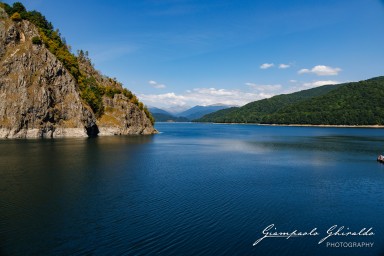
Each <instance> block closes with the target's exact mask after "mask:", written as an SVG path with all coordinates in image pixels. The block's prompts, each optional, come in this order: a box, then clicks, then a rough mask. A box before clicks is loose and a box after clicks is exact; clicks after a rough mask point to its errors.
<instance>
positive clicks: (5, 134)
mask: <svg viewBox="0 0 384 256" xmlns="http://www.w3.org/2000/svg"><path fill="white" fill-rule="evenodd" d="M153 125H154V119H153V117H152V115H151V114H150V112H149V111H148V109H147V108H146V106H144V104H143V103H141V102H140V101H139V100H138V98H137V97H136V96H135V95H134V94H132V92H131V91H129V90H127V89H125V88H123V86H122V84H121V83H120V82H118V81H117V80H116V79H112V78H109V77H107V76H104V75H102V74H101V73H100V72H99V71H97V70H96V69H95V68H94V66H93V64H92V62H91V60H90V58H89V57H88V53H87V52H84V51H82V50H81V51H78V53H77V55H75V54H73V53H71V51H70V47H69V46H68V45H67V44H66V42H65V39H63V38H62V37H61V35H60V32H59V31H58V30H57V29H56V30H55V29H54V27H53V25H52V24H51V23H50V22H48V21H47V20H46V18H45V17H44V16H43V15H42V14H41V13H39V12H37V11H27V10H26V9H25V7H24V6H23V5H22V4H21V3H18V2H16V3H14V4H13V5H12V6H10V5H8V4H6V3H1V2H0V138H39V137H43V138H56V137H88V136H89V137H92V136H103V135H104V136H105V135H130V134H143V135H144V134H154V133H156V132H157V131H156V130H155V129H154V127H153Z"/></svg>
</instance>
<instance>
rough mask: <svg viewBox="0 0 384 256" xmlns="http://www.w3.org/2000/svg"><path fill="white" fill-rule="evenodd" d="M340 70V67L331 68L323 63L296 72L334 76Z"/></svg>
mask: <svg viewBox="0 0 384 256" xmlns="http://www.w3.org/2000/svg"><path fill="white" fill-rule="evenodd" d="M340 71H341V68H332V67H329V66H324V65H317V66H314V67H313V68H312V69H307V68H303V69H300V70H299V71H298V74H300V75H301V74H310V73H312V74H316V75H318V76H336V75H338V74H339V72H340Z"/></svg>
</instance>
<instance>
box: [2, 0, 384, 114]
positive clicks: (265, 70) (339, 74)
mask: <svg viewBox="0 0 384 256" xmlns="http://www.w3.org/2000/svg"><path fill="white" fill-rule="evenodd" d="M5 2H7V3H10V4H11V3H13V1H5ZM21 2H22V3H23V4H24V5H25V6H26V7H27V9H29V10H32V9H36V10H38V11H40V12H42V13H43V14H44V15H45V16H46V17H47V19H48V20H50V21H51V22H52V23H53V25H54V26H55V28H58V29H59V30H60V31H61V33H62V35H63V36H64V37H65V38H66V41H67V43H68V44H70V45H71V46H72V49H73V51H74V52H75V51H76V50H78V49H83V50H88V51H89V54H90V57H91V59H92V60H93V62H94V64H95V66H96V68H97V69H98V70H100V71H101V72H102V73H104V74H105V75H108V76H111V77H116V78H117V79H118V80H119V81H121V82H123V84H124V86H125V87H127V88H128V89H130V90H131V91H133V92H134V93H135V94H137V95H138V96H139V98H140V99H141V100H142V101H144V103H146V104H147V105H150V106H157V107H162V108H170V107H178V106H184V107H186V106H194V105H210V104H215V103H225V104H233V105H243V104H245V103H247V102H250V101H254V100H258V99H262V98H265V97H270V96H272V95H277V94H281V93H289V92H293V91H298V90H302V89H308V88H312V87H314V86H319V85H323V84H327V83H339V82H347V81H358V80H363V79H367V78H371V77H375V76H380V75H384V47H383V46H384V1H379V0H348V1H347V0H322V1H319V0H291V1H286V0H269V1H267V0H266V1H260V0H237V1H234V0H232V1H226V0H210V1H207V0H128V1H120V0H110V1H98V0H92V1H90V0H85V1H73V0H66V1H58V0H54V1H43V0H34V1H27V0H25V1H21Z"/></svg>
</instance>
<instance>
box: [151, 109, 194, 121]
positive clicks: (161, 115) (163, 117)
mask: <svg viewBox="0 0 384 256" xmlns="http://www.w3.org/2000/svg"><path fill="white" fill-rule="evenodd" d="M149 111H150V112H151V114H152V116H153V117H154V118H155V121H156V122H189V121H190V120H189V119H188V118H185V117H179V116H175V115H173V114H171V113H169V112H168V111H165V110H164V109H160V108H156V107H149Z"/></svg>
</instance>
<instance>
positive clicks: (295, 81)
mask: <svg viewBox="0 0 384 256" xmlns="http://www.w3.org/2000/svg"><path fill="white" fill-rule="evenodd" d="M289 82H290V83H297V80H294V79H291V80H289Z"/></svg>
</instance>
